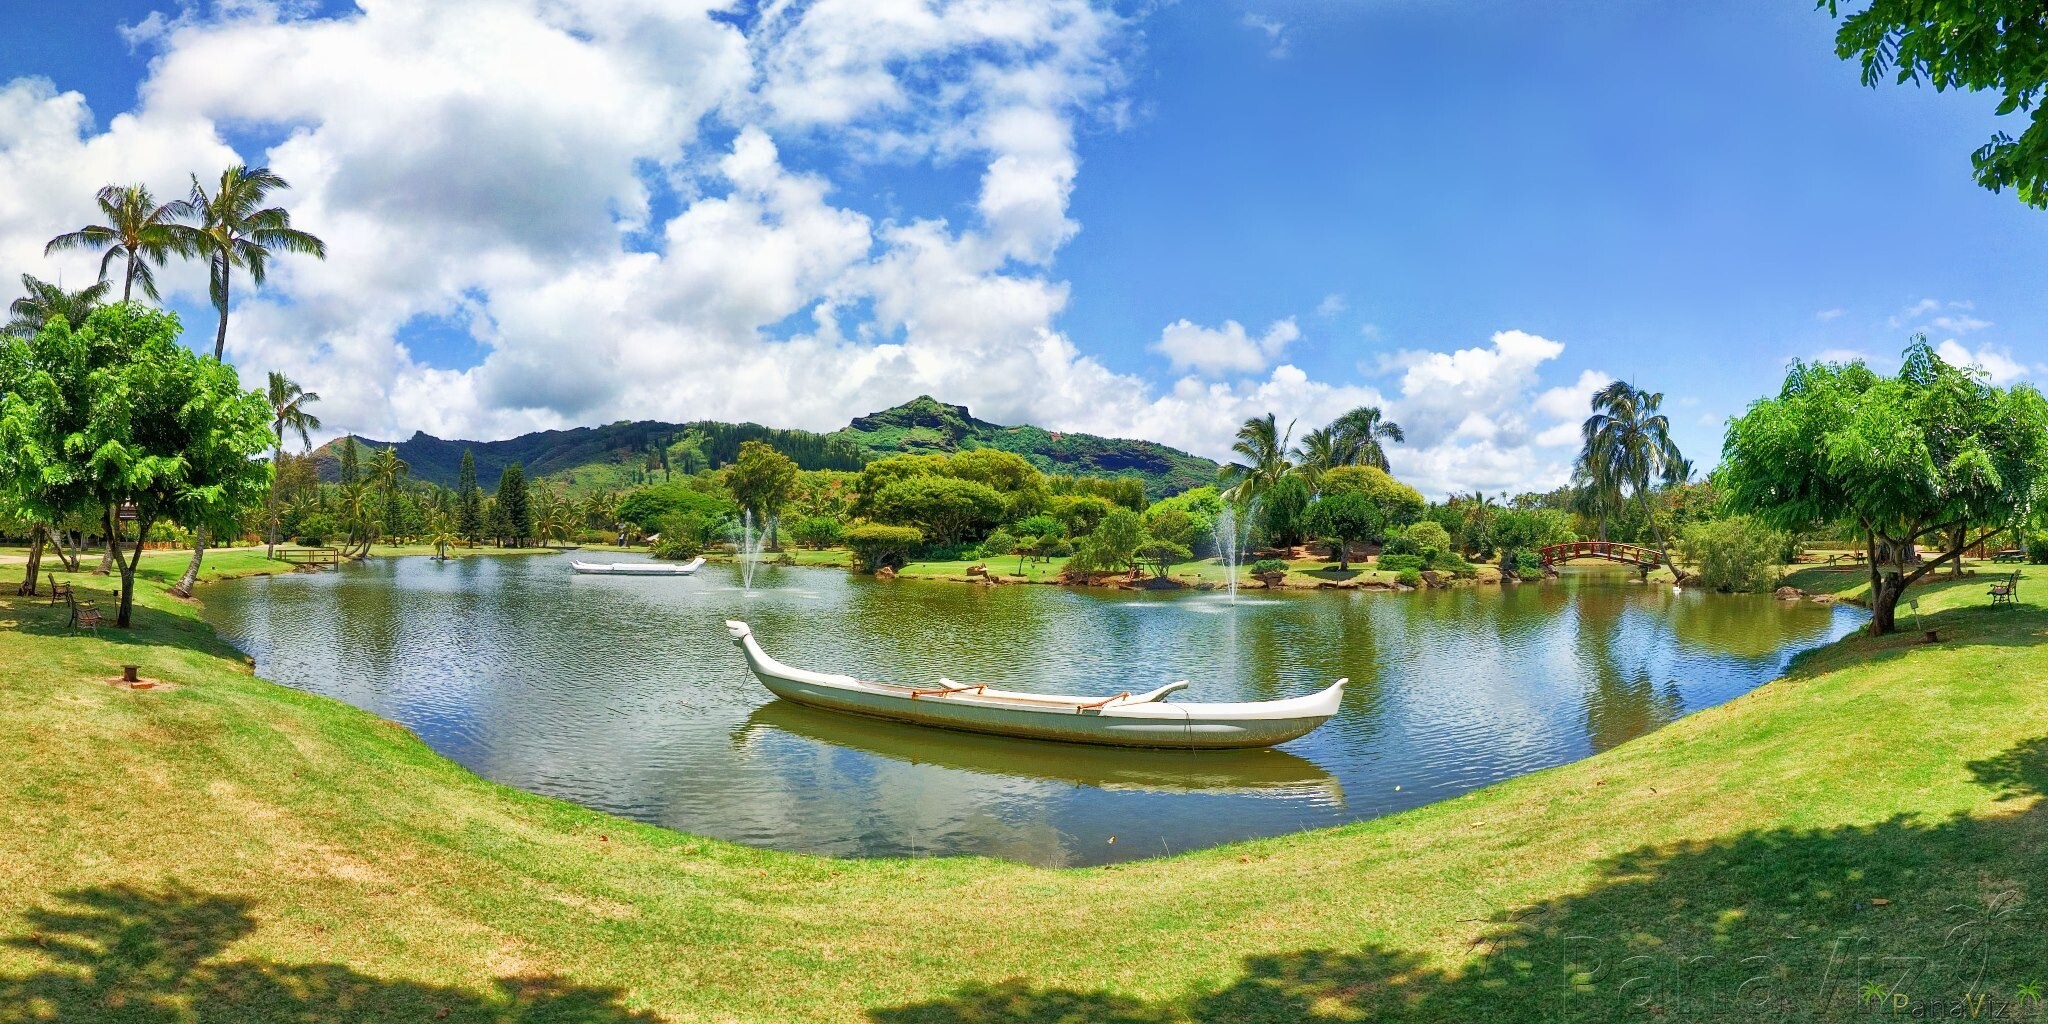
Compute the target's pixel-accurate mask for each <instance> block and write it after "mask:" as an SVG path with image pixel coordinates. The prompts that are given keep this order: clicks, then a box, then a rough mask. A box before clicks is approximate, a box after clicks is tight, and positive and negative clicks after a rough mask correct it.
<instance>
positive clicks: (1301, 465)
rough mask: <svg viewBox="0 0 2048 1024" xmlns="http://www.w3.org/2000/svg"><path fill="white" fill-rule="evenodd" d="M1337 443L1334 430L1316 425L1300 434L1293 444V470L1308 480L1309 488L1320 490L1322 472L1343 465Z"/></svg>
mask: <svg viewBox="0 0 2048 1024" xmlns="http://www.w3.org/2000/svg"><path fill="white" fill-rule="evenodd" d="M1339 444H1340V439H1339V438H1338V436H1337V433H1336V432H1335V431H1334V430H1331V429H1330V428H1329V427H1317V428H1315V429H1314V430H1311V431H1308V432H1307V433H1304V434H1302V435H1301V442H1300V443H1299V444H1296V445H1295V446H1294V459H1295V467H1294V469H1295V472H1297V473H1300V474H1301V475H1302V476H1303V477H1304V478H1306V479H1307V480H1308V486H1309V489H1310V490H1312V491H1320V490H1322V485H1323V474H1324V473H1327V472H1329V471H1330V470H1333V469H1336V468H1337V467H1338V466H1342V465H1344V462H1343V461H1342V459H1343V456H1342V455H1340V454H1339V452H1338V447H1339Z"/></svg>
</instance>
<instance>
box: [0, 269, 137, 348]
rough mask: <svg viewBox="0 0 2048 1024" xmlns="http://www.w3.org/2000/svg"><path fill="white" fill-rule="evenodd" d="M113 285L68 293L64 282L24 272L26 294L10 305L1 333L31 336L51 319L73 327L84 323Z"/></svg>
mask: <svg viewBox="0 0 2048 1024" xmlns="http://www.w3.org/2000/svg"><path fill="white" fill-rule="evenodd" d="M112 287H113V286H112V285H109V284H107V283H106V282H105V281H102V282H100V283H98V284H96V285H93V286H91V287H89V288H81V289H79V290H78V291H75V292H67V291H65V290H64V286H63V285H56V284H51V283H50V282H48V281H42V280H38V279H37V278H35V277H34V276H33V275H30V274H23V275H21V290H22V291H23V292H24V293H25V294H23V295H22V297H21V298H18V299H16V300H14V302H13V303H12V304H10V305H9V306H8V307H7V315H8V321H7V326H6V328H4V329H0V333H6V334H17V335H21V336H23V337H28V336H30V335H33V334H35V333H36V332H37V331H40V330H42V329H43V327H44V326H45V325H46V324H48V323H49V322H50V321H52V320H62V321H64V322H65V323H67V324H70V325H71V326H73V327H77V326H79V325H80V324H83V323H85V318H86V316H87V315H88V314H90V313H91V312H92V311H93V309H94V308H95V307H97V306H99V305H100V304H102V303H104V302H105V301H106V299H107V292H108V291H109V290H110V289H111V288H112Z"/></svg>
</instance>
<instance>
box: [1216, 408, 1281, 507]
mask: <svg viewBox="0 0 2048 1024" xmlns="http://www.w3.org/2000/svg"><path fill="white" fill-rule="evenodd" d="M1293 436H1294V424H1293V423H1292V422H1289V423H1288V424H1287V430H1286V431H1285V432H1284V433H1283V432H1282V431H1281V430H1280V425H1279V423H1278V421H1277V420H1275V418H1274V416H1273V414H1272V413H1270V412H1269V413H1267V414H1266V415H1265V416H1263V417H1258V416H1255V417H1253V418H1251V419H1248V420H1246V421H1244V425H1243V426H1240V427H1238V428H1237V440H1236V441H1235V442H1234V443H1232V444H1231V446H1230V450H1231V451H1233V452H1236V453H1237V454H1238V455H1239V456H1242V457H1243V459H1244V461H1243V462H1233V463H1231V464H1230V465H1228V466H1225V467H1223V479H1224V481H1225V482H1226V483H1228V484H1229V485H1230V486H1229V489H1228V490H1227V491H1225V492H1224V497H1225V498H1227V499H1229V500H1230V501H1232V502H1235V503H1237V504H1240V505H1243V504H1248V503H1249V502H1251V501H1252V499H1254V498H1257V497H1258V496H1259V495H1261V494H1264V493H1265V492H1266V489H1267V488H1268V487H1271V486H1273V485H1274V484H1276V483H1279V482H1280V478H1281V477H1284V476H1286V475H1287V474H1289V473H1291V472H1293V471H1294V463H1292V462H1289V461H1288V460H1287V445H1288V441H1289V440H1290V439H1292V438H1293Z"/></svg>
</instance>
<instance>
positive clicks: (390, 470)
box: [368, 445, 412, 534]
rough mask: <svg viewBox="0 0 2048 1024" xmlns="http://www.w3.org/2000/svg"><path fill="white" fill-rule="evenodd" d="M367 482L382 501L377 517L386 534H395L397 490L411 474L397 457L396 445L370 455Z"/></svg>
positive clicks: (402, 460) (410, 468)
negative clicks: (374, 488)
mask: <svg viewBox="0 0 2048 1024" xmlns="http://www.w3.org/2000/svg"><path fill="white" fill-rule="evenodd" d="M368 469H369V481H370V484H371V485H372V486H374V487H376V488H377V493H378V494H379V495H381V496H382V497H383V499H384V508H383V511H382V515H381V516H380V517H379V518H380V520H381V521H382V523H383V525H384V531H385V532H386V533H393V534H395V533H397V532H398V531H397V529H396V526H397V524H396V523H395V522H394V520H396V519H397V518H398V488H399V487H400V485H402V484H404V483H405V478H406V476H407V475H408V474H410V473H411V472H412V467H411V466H410V465H408V464H406V461H405V460H404V459H401V458H399V457H398V446H397V445H385V446H384V447H382V448H379V449H377V450H376V451H373V452H371V453H370V462H369V467H368Z"/></svg>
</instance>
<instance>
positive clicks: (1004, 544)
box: [981, 527, 1020, 558]
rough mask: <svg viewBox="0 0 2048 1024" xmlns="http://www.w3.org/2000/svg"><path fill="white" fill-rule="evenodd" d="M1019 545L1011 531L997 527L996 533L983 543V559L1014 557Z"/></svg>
mask: <svg viewBox="0 0 2048 1024" xmlns="http://www.w3.org/2000/svg"><path fill="white" fill-rule="evenodd" d="M1019 543H1020V542H1019V541H1018V540H1017V538H1016V536H1015V535H1013V534H1012V533H1010V531H1008V530H1005V529H1003V528H1001V527H997V528H996V532H994V533H991V534H989V535H988V539H987V540H985V541H982V542H981V557H983V558H1000V557H1002V556H1003V555H1014V554H1016V553H1017V545H1018V544H1019Z"/></svg>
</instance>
